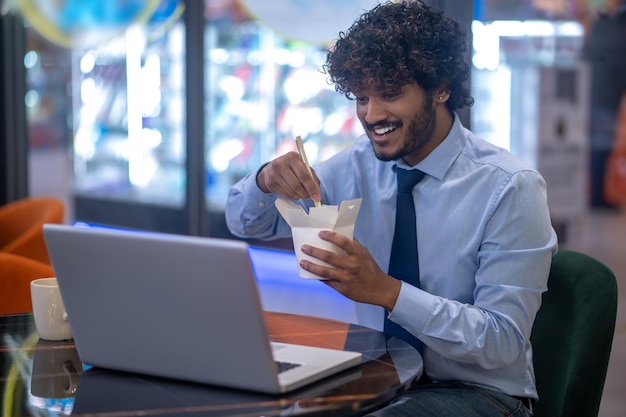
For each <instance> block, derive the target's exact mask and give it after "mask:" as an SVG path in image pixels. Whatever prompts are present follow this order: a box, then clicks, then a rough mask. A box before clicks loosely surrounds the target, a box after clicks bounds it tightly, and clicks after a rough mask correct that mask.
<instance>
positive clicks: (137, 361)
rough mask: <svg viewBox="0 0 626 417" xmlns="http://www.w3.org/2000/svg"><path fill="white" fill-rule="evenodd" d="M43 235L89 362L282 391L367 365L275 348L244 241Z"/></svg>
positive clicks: (49, 227) (50, 227)
mask: <svg viewBox="0 0 626 417" xmlns="http://www.w3.org/2000/svg"><path fill="white" fill-rule="evenodd" d="M44 235H45V239H46V244H47V247H48V252H49V253H50V257H51V259H52V265H53V267H54V270H55V273H56V275H57V280H58V282H59V287H60V290H61V296H62V297H63V300H64V304H65V307H66V310H67V314H68V317H69V322H70V326H71V328H72V332H73V334H74V341H75V343H76V348H77V350H78V354H79V356H80V358H81V360H82V361H83V362H84V363H85V364H88V365H92V366H98V367H103V368H109V369H115V370H121V371H129V372H136V373H143V374H149V375H156V376H160V377H168V378H175V379H181V380H187V381H194V382H200V383H207V384H214V385H220V386H227V387H232V388H241V389H247V390H253V391H259V392H266V393H282V392H287V391H290V390H293V389H296V388H299V387H302V386H304V385H306V384H308V383H311V382H313V381H316V380H319V379H321V378H324V377H326V376H329V375H332V374H334V373H337V372H339V371H341V370H343V369H346V368H349V367H352V366H354V365H357V364H359V363H360V362H361V353H358V352H347V351H342V350H334V349H321V348H313V347H306V346H299V345H291V344H284V343H270V341H269V337H268V332H267V328H266V324H265V320H264V315H263V310H262V306H261V301H260V297H259V293H258V289H257V284H256V280H255V277H254V273H253V267H252V265H251V262H250V258H249V256H248V245H247V244H246V243H245V242H240V241H235V240H226V239H215V238H202V237H191V236H179V235H169V234H157V233H151V232H135V231H124V230H113V229H102V228H85V227H74V226H69V225H56V224H46V225H45V226H44ZM278 364H280V365H278ZM279 368H280V369H279ZM283 368H286V369H287V370H283Z"/></svg>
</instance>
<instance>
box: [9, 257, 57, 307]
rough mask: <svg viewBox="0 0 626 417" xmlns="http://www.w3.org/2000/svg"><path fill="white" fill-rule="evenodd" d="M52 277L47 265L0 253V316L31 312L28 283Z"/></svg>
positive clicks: (52, 274) (52, 271)
mask: <svg viewBox="0 0 626 417" xmlns="http://www.w3.org/2000/svg"><path fill="white" fill-rule="evenodd" d="M54 276H55V275H54V270H53V269H52V267H51V266H50V265H48V264H45V263H43V262H39V261H35V260H34V259H30V258H26V257H23V256H19V255H13V254H11V253H3V252H0V315H5V314H18V313H29V312H31V311H33V306H32V303H31V300H30V282H31V281H32V280H34V279H37V278H48V277H54Z"/></svg>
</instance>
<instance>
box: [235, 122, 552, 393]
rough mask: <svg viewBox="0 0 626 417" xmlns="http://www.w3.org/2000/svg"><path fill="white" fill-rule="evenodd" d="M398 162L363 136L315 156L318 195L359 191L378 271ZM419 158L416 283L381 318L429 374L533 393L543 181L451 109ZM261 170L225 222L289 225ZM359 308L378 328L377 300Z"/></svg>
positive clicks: (343, 196) (341, 196) (278, 231)
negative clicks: (320, 158)
mask: <svg viewBox="0 0 626 417" xmlns="http://www.w3.org/2000/svg"><path fill="white" fill-rule="evenodd" d="M397 167H403V168H409V167H408V166H406V164H405V163H404V162H403V161H392V162H382V161H379V160H378V159H377V158H376V156H375V155H374V152H373V150H372V146H371V144H370V142H369V139H368V138H367V137H366V136H363V137H361V138H359V139H358V140H357V141H356V142H355V143H354V144H353V145H352V146H350V147H348V148H346V149H344V150H342V151H341V152H339V153H338V154H336V155H335V156H333V157H331V158H330V159H328V160H327V161H325V162H322V163H320V164H319V165H317V166H315V167H314V169H315V172H316V174H317V176H318V178H319V179H320V186H321V192H322V203H323V204H339V203H340V202H341V201H343V200H349V199H353V198H358V197H362V198H363V201H362V205H361V209H360V211H359V215H358V218H357V221H356V225H355V231H354V237H355V238H356V239H357V240H358V241H359V242H361V243H362V244H363V245H364V246H365V247H367V248H368V249H369V251H370V253H371V255H372V256H373V258H374V259H375V260H376V262H377V263H378V265H379V266H380V268H381V269H382V270H383V271H387V268H388V266H389V255H390V250H391V243H392V240H393V231H394V221H395V211H396V188H397V187H396V174H395V170H396V168H397ZM415 168H417V169H420V170H422V171H424V172H425V173H426V176H425V178H424V179H423V180H422V181H421V182H420V183H419V184H418V185H417V186H416V187H415V188H414V190H413V197H414V201H415V211H416V215H417V239H418V244H417V246H418V252H419V270H420V283H421V288H416V287H413V286H411V285H409V284H406V283H403V285H402V288H401V291H400V295H399V297H398V300H397V302H396V305H395V307H394V309H393V311H391V312H390V314H389V318H390V319H391V320H393V321H395V322H397V323H399V324H400V325H402V326H403V327H405V328H406V329H408V330H409V331H410V332H411V333H413V334H414V335H416V336H417V337H418V338H419V339H420V340H421V341H422V344H423V357H424V367H425V371H426V373H427V374H428V375H429V376H430V377H431V378H432V379H433V380H435V381H442V380H455V381H463V382H466V383H470V384H475V385H478V386H482V387H486V388H490V389H493V390H496V391H500V392H504V393H506V394H509V395H514V396H523V397H532V398H536V397H537V392H536V389H535V377H534V371H533V364H532V348H531V344H530V341H529V338H530V333H531V329H532V324H533V321H534V319H535V315H536V313H537V310H538V309H539V306H540V303H541V295H542V293H543V292H544V291H546V289H547V280H548V273H549V269H550V264H551V259H552V256H553V254H554V253H555V252H556V250H557V238H556V234H555V232H554V230H553V229H552V226H551V222H550V214H549V211H548V204H547V196H546V184H545V181H544V180H543V178H542V177H541V176H540V174H539V173H538V172H537V171H536V170H534V169H532V168H531V167H530V166H528V165H527V164H526V163H524V162H522V161H521V160H519V159H518V158H516V157H514V156H513V155H511V154H510V153H509V152H508V151H506V150H503V149H501V148H498V147H496V146H494V145H492V144H489V143H488V142H486V141H484V140H482V139H479V138H477V137H475V136H474V135H473V134H472V133H471V132H470V131H469V130H467V129H465V128H464V127H463V126H462V124H461V123H460V121H459V119H458V117H455V120H454V124H453V126H452V129H451V131H450V133H449V134H448V136H447V137H446V138H445V140H444V141H443V142H442V143H441V144H440V145H439V146H438V147H437V148H436V149H434V150H433V152H431V153H430V155H428V156H427V157H426V158H425V159H424V160H422V161H421V162H420V163H419V164H417V165H416V166H415ZM257 173H258V170H257V171H255V172H252V173H251V174H250V175H248V176H247V177H245V178H243V179H242V180H241V181H240V182H238V183H237V184H236V185H235V186H234V187H233V188H232V189H231V192H230V195H229V198H228V202H227V206H226V219H227V223H228V226H229V228H230V229H231V231H232V232H233V233H234V234H235V235H238V236H241V237H255V238H261V239H272V238H278V237H289V236H291V230H290V228H289V226H288V225H287V224H286V223H285V221H284V220H283V219H282V217H281V216H280V215H279V213H278V211H277V210H276V208H275V206H274V200H275V199H276V198H277V197H278V196H277V195H275V194H265V193H263V192H262V191H261V190H260V189H259V188H258V186H257V184H256V175H257ZM301 203H302V204H306V205H308V206H311V205H312V202H311V201H306V202H301ZM360 309H361V315H360V317H362V319H363V320H362V321H363V323H361V324H365V325H371V327H376V328H382V321H383V314H384V311H383V309H382V308H380V307H374V306H367V305H360ZM357 313H358V312H357Z"/></svg>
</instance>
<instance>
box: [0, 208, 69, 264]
mask: <svg viewBox="0 0 626 417" xmlns="http://www.w3.org/2000/svg"><path fill="white" fill-rule="evenodd" d="M64 214H65V206H64V205H63V202H62V201H61V200H59V199H57V198H53V197H33V198H24V199H21V200H17V201H13V202H11V203H8V204H5V205H3V206H0V252H4V253H11V254H14V255H20V256H25V257H27V258H31V259H34V260H36V261H39V262H44V263H46V264H48V265H50V257H49V256H48V250H47V248H46V243H45V241H44V238H43V230H42V227H43V225H44V223H63V216H64Z"/></svg>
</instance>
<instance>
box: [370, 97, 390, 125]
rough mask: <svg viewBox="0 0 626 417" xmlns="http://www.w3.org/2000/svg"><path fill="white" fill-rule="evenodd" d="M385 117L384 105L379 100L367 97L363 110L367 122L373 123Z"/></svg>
mask: <svg viewBox="0 0 626 417" xmlns="http://www.w3.org/2000/svg"><path fill="white" fill-rule="evenodd" d="M386 118H387V114H386V112H385V107H384V106H383V104H382V103H381V101H380V100H372V99H369V100H368V102H367V108H366V110H365V121H366V122H367V123H369V124H375V123H377V122H380V121H382V120H385V119H386Z"/></svg>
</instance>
